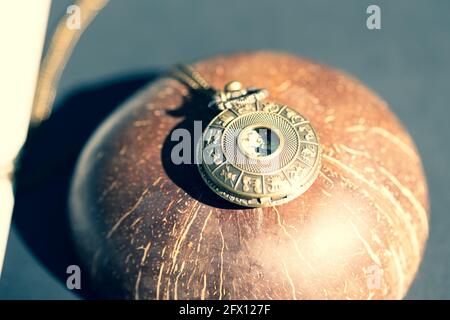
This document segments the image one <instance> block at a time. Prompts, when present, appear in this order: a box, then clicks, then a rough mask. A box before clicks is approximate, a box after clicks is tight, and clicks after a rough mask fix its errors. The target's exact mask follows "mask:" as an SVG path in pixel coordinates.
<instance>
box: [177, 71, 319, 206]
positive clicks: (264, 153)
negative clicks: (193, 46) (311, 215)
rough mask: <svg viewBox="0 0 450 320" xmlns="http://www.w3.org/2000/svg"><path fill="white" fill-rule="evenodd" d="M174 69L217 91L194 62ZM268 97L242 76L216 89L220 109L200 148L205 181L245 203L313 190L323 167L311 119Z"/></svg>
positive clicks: (193, 83)
mask: <svg viewBox="0 0 450 320" xmlns="http://www.w3.org/2000/svg"><path fill="white" fill-rule="evenodd" d="M175 74H176V75H177V77H178V78H179V79H181V80H182V81H183V82H184V83H186V84H188V85H189V86H190V87H191V88H193V89H203V90H206V91H210V92H211V90H212V89H211V87H210V86H209V85H208V83H207V82H206V81H205V80H204V79H203V78H202V77H201V76H200V74H199V73H198V72H197V71H195V70H194V69H193V68H192V67H189V66H178V67H177V68H176V73H175ZM212 92H214V91H212ZM267 97H268V92H267V91H266V90H264V89H254V88H249V89H244V88H243V86H242V84H241V83H239V82H237V81H232V82H230V83H228V84H227V85H226V86H225V88H224V90H223V91H215V93H214V94H212V101H211V103H210V104H209V107H212V108H216V109H217V110H218V111H220V113H219V114H218V115H217V116H215V117H214V118H213V119H212V120H211V122H210V123H209V124H208V125H207V126H206V128H205V130H204V132H203V137H202V139H200V140H199V141H198V144H197V148H196V157H197V158H196V161H197V164H198V169H199V171H200V174H201V176H202V178H203V180H204V181H205V183H206V184H207V185H208V186H209V187H210V188H211V189H212V190H213V191H214V192H215V193H216V194H218V195H219V196H221V197H222V198H225V199H226V200H228V201H230V202H232V203H235V204H238V205H242V206H247V207H264V206H272V205H278V204H282V203H285V202H287V201H289V200H292V199H293V198H295V197H297V196H299V195H301V194H302V193H304V192H305V191H306V190H308V188H309V187H310V186H311V185H312V183H313V182H314V180H315V179H316V178H317V176H318V174H319V171H320V167H321V152H322V149H321V146H320V143H319V138H318V136H317V134H316V132H315V130H314V128H313V126H312V125H311V123H310V122H309V121H308V120H307V119H306V118H305V117H304V116H303V115H301V114H300V113H298V112H297V111H295V110H294V109H292V108H290V107H288V106H286V105H282V104H278V103H275V102H271V101H267V100H266V98H267Z"/></svg>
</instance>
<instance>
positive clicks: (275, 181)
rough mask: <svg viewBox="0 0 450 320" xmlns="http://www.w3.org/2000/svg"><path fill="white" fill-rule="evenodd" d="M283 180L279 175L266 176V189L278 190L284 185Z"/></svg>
mask: <svg viewBox="0 0 450 320" xmlns="http://www.w3.org/2000/svg"><path fill="white" fill-rule="evenodd" d="M285 181H286V180H284V179H283V178H282V177H281V176H278V175H277V176H270V177H268V178H267V182H266V185H267V191H269V192H277V191H280V190H281V189H282V188H283V186H284V185H285Z"/></svg>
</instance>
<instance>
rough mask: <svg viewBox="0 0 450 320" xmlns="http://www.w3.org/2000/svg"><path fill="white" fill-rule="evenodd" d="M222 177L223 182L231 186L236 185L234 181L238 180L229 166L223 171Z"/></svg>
mask: <svg viewBox="0 0 450 320" xmlns="http://www.w3.org/2000/svg"><path fill="white" fill-rule="evenodd" d="M220 175H221V176H222V177H223V181H224V182H225V183H226V182H229V183H230V184H231V186H233V185H234V181H235V180H236V177H237V174H236V173H234V172H232V171H231V170H230V167H229V166H228V165H226V166H225V168H223V169H222V171H221V172H220Z"/></svg>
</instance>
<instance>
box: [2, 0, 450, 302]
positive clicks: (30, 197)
mask: <svg viewBox="0 0 450 320" xmlns="http://www.w3.org/2000/svg"><path fill="white" fill-rule="evenodd" d="M70 3H71V1H66V0H57V1H54V3H53V7H52V11H51V17H50V23H49V32H50V31H52V30H53V28H54V27H55V25H56V22H57V20H58V17H60V16H61V15H62V14H64V13H65V10H66V7H67V6H68V5H69V4H70ZM370 4H378V5H379V6H380V7H381V25H382V29H381V30H373V31H372V30H368V29H367V27H366V18H367V14H366V8H367V6H368V5H370ZM449 17H450V2H448V1H439V0H434V1H408V0H402V1H401V0H397V1H361V0H351V1H347V0H346V1H339V3H337V2H336V1H332V0H329V1H317V0H315V1H313V0H311V1H295V0H292V1H270V0H265V1H261V0H259V1H240V0H228V1H220V2H218V1H217V2H215V1H206V0H205V1H195V2H194V1H167V0H166V1H162V0H161V1H142V0H132V1H117V0H112V1H111V2H110V3H109V4H108V6H107V7H106V8H105V9H104V11H103V12H102V13H101V14H100V15H99V16H98V17H97V18H96V20H95V21H94V22H93V24H92V25H91V27H90V28H89V29H88V30H87V32H86V33H85V35H84V36H83V38H82V39H81V41H80V43H79V45H78V47H77V48H76V50H75V52H74V54H73V56H72V59H71V60H70V63H69V64H68V66H67V69H66V71H65V73H64V75H63V77H62V80H61V85H60V90H59V93H58V97H57V101H56V105H57V107H58V111H57V113H56V114H55V117H54V119H53V120H52V121H51V122H49V124H48V125H47V126H46V127H44V128H43V130H41V132H40V133H39V134H37V135H36V136H37V138H35V139H34V140H33V143H32V144H31V145H30V146H29V147H28V149H27V150H30V151H29V152H28V153H29V156H26V157H25V160H26V161H28V162H29V163H31V164H27V163H25V164H24V167H25V169H24V170H25V171H26V170H36V167H38V166H39V165H42V166H43V165H45V164H47V165H48V164H49V163H52V161H56V160H54V159H57V158H58V157H60V156H61V154H63V155H65V156H66V158H64V159H66V161H63V162H58V161H56V162H55V164H56V165H55V166H53V169H54V172H53V173H54V174H53V176H50V177H47V178H46V179H45V180H44V184H43V185H38V186H36V185H34V186H33V185H32V186H21V183H19V186H18V195H17V204H16V209H15V212H14V223H13V227H12V230H11V233H10V237H9V244H8V249H7V255H6V260H5V266H4V270H3V274H2V278H1V279H0V298H1V299H77V298H85V297H90V293H89V291H88V290H86V289H84V290H82V291H81V292H75V291H69V290H67V289H66V285H65V280H64V279H65V271H66V270H65V268H66V267H67V265H69V264H75V263H77V262H76V258H75V256H74V254H73V251H72V250H73V249H72V247H71V243H70V239H69V237H68V235H67V232H66V231H67V225H66V222H67V221H66V216H65V215H66V212H65V197H66V195H67V183H68V181H69V177H70V174H71V170H72V167H73V162H74V161H75V158H76V155H77V153H78V152H79V149H80V148H81V147H82V145H83V143H84V142H85V141H86V139H87V137H88V136H89V134H90V133H91V132H92V130H93V129H94V128H95V126H96V125H97V124H98V123H99V122H100V121H101V119H103V118H104V117H105V116H106V115H107V114H108V113H109V112H110V111H111V110H112V109H113V108H115V107H116V106H117V105H118V104H119V103H120V102H121V101H123V100H124V99H126V98H127V97H128V96H129V95H130V94H132V93H133V92H134V91H135V90H137V89H138V88H139V87H141V86H142V85H144V84H145V83H146V82H148V81H151V79H153V78H154V77H155V76H156V75H157V74H158V70H162V69H164V68H165V67H167V66H170V65H171V64H173V63H176V62H190V61H193V60H196V59H200V58H204V57H208V56H211V55H215V54H220V53H224V52H225V53H227V52H233V51H242V50H255V49H272V50H282V51H287V52H291V53H294V54H298V55H302V56H305V57H307V58H311V59H313V60H316V61H319V62H323V63H326V64H329V65H332V66H335V67H337V68H339V69H343V70H345V71H347V72H348V73H350V74H353V75H354V76H356V77H357V78H359V79H360V80H361V81H363V82H364V83H366V84H367V85H368V86H369V87H371V88H372V89H373V90H375V91H376V92H378V94H379V95H380V96H381V97H383V98H384V99H385V100H386V101H388V103H389V104H390V106H391V108H392V109H393V111H394V112H395V113H396V114H397V115H398V117H399V118H400V119H401V120H402V122H403V123H404V124H405V126H406V127H407V129H408V130H409V131H410V133H411V134H412V136H413V138H414V139H415V141H416V144H417V146H418V149H419V151H420V153H421V155H422V160H423V164H424V167H425V171H426V174H427V179H428V184H429V193H430V202H431V228H430V238H429V241H428V245H427V249H426V252H425V257H424V260H423V263H422V265H421V267H420V271H419V273H418V275H417V278H416V281H415V283H414V285H413V286H412V288H411V290H410V292H409V294H408V296H407V298H409V299H448V298H450V270H449V268H450V233H448V232H447V229H448V225H449V224H450V214H449V208H450V195H449V190H450V170H448V164H449V159H450V148H448V147H447V142H448V139H449V137H450V126H449V125H448V119H449V118H450V108H449V107H448V105H446V104H448V101H450V90H449V87H448V79H447V77H448V74H450V58H449V57H450V19H449ZM78 129H79V130H78ZM55 133H57V134H55ZM58 136H59V137H58ZM62 137H64V139H63V138H62ZM36 150H37V151H36ZM61 163H62V164H61Z"/></svg>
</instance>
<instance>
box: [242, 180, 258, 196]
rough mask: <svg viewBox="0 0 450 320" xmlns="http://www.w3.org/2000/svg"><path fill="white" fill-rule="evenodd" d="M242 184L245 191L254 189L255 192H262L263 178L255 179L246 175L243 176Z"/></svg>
mask: <svg viewBox="0 0 450 320" xmlns="http://www.w3.org/2000/svg"><path fill="white" fill-rule="evenodd" d="M242 184H243V187H242V190H244V191H245V192H249V191H251V190H253V192H255V193H261V192H262V187H261V180H259V179H253V178H252V177H249V176H244V177H243V178H242Z"/></svg>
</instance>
